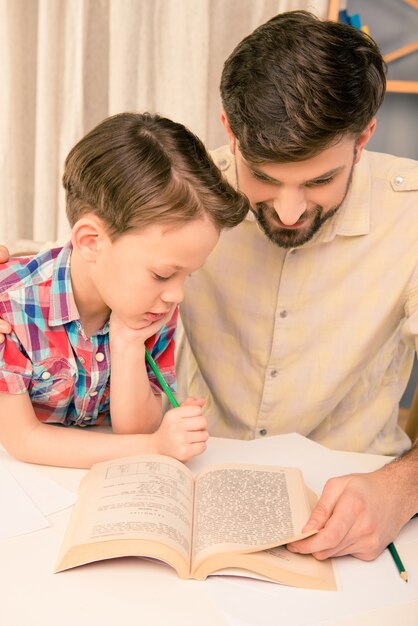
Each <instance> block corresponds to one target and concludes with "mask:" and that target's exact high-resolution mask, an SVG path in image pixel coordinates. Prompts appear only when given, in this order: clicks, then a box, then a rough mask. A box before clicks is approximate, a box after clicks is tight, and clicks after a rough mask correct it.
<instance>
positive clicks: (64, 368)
mask: <svg viewBox="0 0 418 626" xmlns="http://www.w3.org/2000/svg"><path fill="white" fill-rule="evenodd" d="M76 379H77V373H76V371H75V370H73V369H72V368H71V365H70V363H69V362H68V361H67V360H66V359H64V358H62V357H50V358H48V359H45V360H43V361H40V362H38V363H33V364H32V380H31V383H30V386H29V395H30V398H31V400H32V402H33V403H34V404H41V405H45V406H50V407H62V406H65V405H67V404H68V403H69V402H70V401H71V400H72V398H73V395H74V387H75V381H76Z"/></svg>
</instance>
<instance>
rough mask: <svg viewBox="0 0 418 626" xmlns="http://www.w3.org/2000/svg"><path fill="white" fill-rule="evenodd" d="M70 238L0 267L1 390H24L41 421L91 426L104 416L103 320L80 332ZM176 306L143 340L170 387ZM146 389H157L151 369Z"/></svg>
mask: <svg viewBox="0 0 418 626" xmlns="http://www.w3.org/2000/svg"><path fill="white" fill-rule="evenodd" d="M71 249H72V247H71V244H70V243H68V244H67V245H65V246H64V247H63V248H54V249H51V250H48V251H46V252H43V253H41V254H39V255H37V256H35V257H33V258H32V259H30V260H28V259H27V258H25V259H13V260H12V261H10V262H9V263H7V264H6V265H4V266H2V267H1V270H0V317H2V318H3V319H5V320H7V321H9V322H10V323H11V325H12V327H13V332H12V333H11V334H10V335H8V336H7V337H6V340H5V342H4V343H3V344H0V392H3V393H10V394H20V393H25V392H28V393H29V396H30V398H31V401H32V405H33V408H34V410H35V412H36V415H37V417H38V419H39V420H41V421H42V422H52V423H61V424H65V425H71V424H77V425H79V426H91V425H94V424H98V423H100V422H102V421H103V419H105V418H108V417H109V390H110V353H109V324H108V323H106V324H105V325H104V327H103V328H102V329H100V330H99V331H98V332H97V333H95V334H94V335H92V336H91V337H87V336H86V335H85V333H84V331H83V328H82V326H81V323H80V319H79V317H80V316H79V313H78V311H77V307H76V304H75V301H74V297H73V293H72V288H71V279H70V257H71ZM176 321H177V311H176V312H175V313H174V315H173V317H172V318H171V320H170V322H169V323H168V325H166V326H164V327H163V328H162V329H161V330H160V331H159V333H157V334H156V335H154V336H153V337H150V339H148V340H147V342H146V345H147V347H148V349H149V350H150V352H151V354H152V356H153V357H154V359H155V360H156V361H157V363H158V366H159V368H160V370H161V372H162V373H163V375H164V377H165V379H166V381H167V383H168V384H169V385H170V386H172V387H173V388H174V386H175V372H174V332H175V326H176ZM147 371H148V376H149V380H150V383H151V386H152V388H153V391H154V392H156V393H161V389H160V387H159V384H158V381H157V380H156V378H155V376H154V374H153V373H152V371H151V370H150V369H149V368H148V364H147Z"/></svg>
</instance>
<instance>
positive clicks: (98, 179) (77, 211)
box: [63, 113, 249, 239]
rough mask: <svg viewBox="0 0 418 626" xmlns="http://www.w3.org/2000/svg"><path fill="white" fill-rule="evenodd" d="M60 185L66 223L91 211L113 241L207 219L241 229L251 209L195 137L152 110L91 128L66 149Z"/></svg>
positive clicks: (118, 117) (108, 119) (72, 223)
mask: <svg viewBox="0 0 418 626" xmlns="http://www.w3.org/2000/svg"><path fill="white" fill-rule="evenodd" d="M63 185H64V188H65V190H66V206H67V216H68V220H69V222H70V224H71V226H73V225H74V224H75V222H76V221H77V220H79V219H80V217H82V216H83V215H84V214H85V213H94V214H95V215H97V216H98V217H99V218H100V219H101V220H102V221H103V223H104V224H105V225H106V227H107V231H108V234H109V236H110V237H111V239H116V238H117V237H119V236H120V235H122V234H123V233H126V232H128V231H129V230H131V229H134V228H144V227H146V226H150V225H151V224H155V223H157V222H165V223H167V224H175V223H176V222H187V221H190V220H194V219H198V218H201V217H203V216H204V215H206V216H207V217H209V219H211V220H212V222H213V224H214V225H215V226H216V227H217V228H218V229H219V230H221V229H223V228H230V227H233V226H236V225H237V224H239V223H240V222H241V221H242V220H243V219H244V217H245V215H246V214H247V212H248V209H249V206H248V203H247V200H246V198H245V197H244V196H242V195H241V194H239V193H238V192H237V191H236V190H235V189H234V188H233V187H231V185H230V184H229V183H228V182H227V181H226V179H225V178H224V177H223V176H222V174H221V172H220V171H219V169H218V168H217V167H216V165H215V164H214V162H213V161H212V159H211V157H210V156H209V154H208V153H207V151H206V149H205V147H204V145H203V143H202V142H201V141H200V139H198V138H197V137H196V136H195V135H194V134H193V133H192V132H191V131H190V130H188V129H187V128H186V127H185V126H183V125H182V124H178V123H176V122H173V121H171V120H169V119H167V118H165V117H161V116H159V115H151V114H149V113H143V114H141V113H121V114H118V115H114V116H112V117H109V118H107V119H105V120H104V121H103V122H101V123H100V124H99V125H98V126H96V127H95V128H94V129H93V130H92V131H90V132H89V133H88V134H87V135H86V136H85V137H83V139H81V140H80V141H79V142H78V143H77V144H76V145H75V146H74V148H73V149H72V150H71V151H70V153H69V155H68V157H67V159H66V161H65V168H64V175H63Z"/></svg>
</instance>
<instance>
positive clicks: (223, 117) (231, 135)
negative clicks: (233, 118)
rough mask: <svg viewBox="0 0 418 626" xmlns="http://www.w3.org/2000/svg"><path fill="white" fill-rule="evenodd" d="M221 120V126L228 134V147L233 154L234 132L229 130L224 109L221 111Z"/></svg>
mask: <svg viewBox="0 0 418 626" xmlns="http://www.w3.org/2000/svg"><path fill="white" fill-rule="evenodd" d="M221 122H222V125H223V127H224V128H225V130H226V134H227V135H228V142H229V149H230V150H231V153H232V154H235V142H236V138H235V135H234V133H233V132H232V130H231V127H230V125H229V122H228V118H227V117H226V113H225V111H222V113H221Z"/></svg>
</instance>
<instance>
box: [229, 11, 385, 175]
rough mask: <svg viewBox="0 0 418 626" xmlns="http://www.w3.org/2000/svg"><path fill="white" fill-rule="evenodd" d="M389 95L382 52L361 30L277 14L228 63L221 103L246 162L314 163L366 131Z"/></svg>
mask: <svg viewBox="0 0 418 626" xmlns="http://www.w3.org/2000/svg"><path fill="white" fill-rule="evenodd" d="M385 89H386V65H385V62H384V60H383V57H382V55H381V53H380V50H379V48H378V47H377V45H376V44H375V42H374V41H373V39H371V37H369V36H368V35H367V34H366V33H364V32H362V31H360V30H359V29H357V28H354V27H353V26H348V25H347V24H340V23H337V22H331V21H321V20H320V19H318V18H317V17H316V16H314V15H312V14H311V13H308V12H307V11H289V12H287V13H281V14H279V15H276V16H275V17H273V18H272V19H271V20H269V21H268V22H266V23H265V24H263V25H262V26H260V27H259V28H257V29H256V30H255V31H254V32H253V33H251V34H250V35H248V37H246V38H245V39H243V41H241V43H239V44H238V46H237V47H236V48H235V50H234V51H233V52H232V54H231V55H230V56H229V58H228V59H227V60H226V62H225V64H224V69H223V72H222V79H221V96H222V102H223V106H224V110H225V113H226V116H227V118H228V122H229V125H230V127H231V130H232V132H233V134H234V135H235V137H236V138H237V140H238V142H239V147H240V150H241V152H242V154H243V155H244V157H245V158H246V159H248V160H249V161H252V162H254V163H256V162H263V161H264V162H276V163H279V162H281V163H285V162H292V161H303V160H305V159H309V158H311V157H313V156H315V155H316V154H318V153H319V152H321V151H322V150H324V149H325V148H327V147H329V146H331V145H332V144H334V143H335V142H337V141H338V140H339V139H340V138H341V137H342V136H344V135H352V136H354V137H356V136H358V135H360V133H361V132H362V131H363V130H364V129H365V128H366V126H367V124H368V123H369V122H370V121H371V120H372V118H373V116H374V115H375V114H376V112H377V110H378V108H379V107H380V105H381V103H382V101H383V97H384V94H385Z"/></svg>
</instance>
